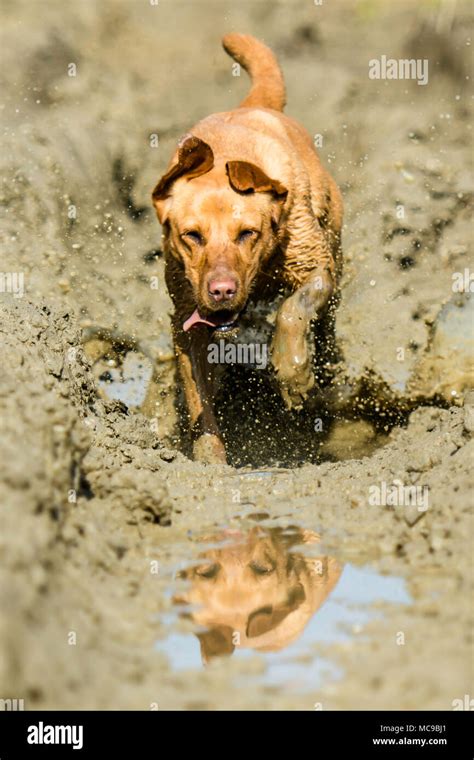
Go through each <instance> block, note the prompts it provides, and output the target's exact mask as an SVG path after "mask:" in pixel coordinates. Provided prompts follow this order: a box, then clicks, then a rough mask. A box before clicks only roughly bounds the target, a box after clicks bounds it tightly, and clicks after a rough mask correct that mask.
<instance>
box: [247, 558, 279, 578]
mask: <svg viewBox="0 0 474 760" xmlns="http://www.w3.org/2000/svg"><path fill="white" fill-rule="evenodd" d="M250 569H251V570H252V571H253V572H254V573H255V575H270V573H273V572H274V570H275V565H274V564H273V563H272V562H268V564H267V563H266V562H256V561H255V560H253V561H252V562H251V563H250Z"/></svg>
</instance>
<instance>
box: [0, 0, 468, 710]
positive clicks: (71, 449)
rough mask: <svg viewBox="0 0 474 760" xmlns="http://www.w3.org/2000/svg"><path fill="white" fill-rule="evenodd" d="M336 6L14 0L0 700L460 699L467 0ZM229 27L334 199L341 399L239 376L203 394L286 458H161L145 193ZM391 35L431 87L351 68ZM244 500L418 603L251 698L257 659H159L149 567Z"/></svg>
mask: <svg viewBox="0 0 474 760" xmlns="http://www.w3.org/2000/svg"><path fill="white" fill-rule="evenodd" d="M334 5H335V4H329V3H328V4H323V5H322V6H315V5H314V4H312V3H311V2H303V0H301V1H300V0H295V1H294V2H290V0H288V1H287V2H267V1H266V0H261V1H257V0H255V1H254V2H244V3H233V2H227V0H220V2H207V0H199V1H194V2H184V1H181V0H178V2H176V0H175V1H174V2H173V3H171V2H169V3H166V2H164V0H163V2H160V3H159V4H158V5H157V6H152V5H151V4H149V3H148V2H145V0H144V1H143V2H138V0H137V1H132V0H113V2H112V0H105V1H104V2H103V3H100V4H96V3H93V2H92V1H90V2H89V0H83V1H82V2H81V3H76V4H72V5H68V6H67V7H66V6H65V5H64V3H62V2H60V1H59V0H57V1H56V0H48V2H45V3H39V2H38V3H36V2H35V3H31V2H27V1H26V0H15V1H13V0H11V1H9V0H3V3H2V37H3V40H2V64H3V65H2V67H1V71H0V77H1V81H2V90H3V99H2V120H3V134H4V146H3V147H4V149H3V151H2V154H1V157H0V162H1V165H2V170H3V171H2V175H3V185H2V191H1V196H2V205H3V214H2V244H1V245H2V248H1V250H2V256H1V262H2V263H1V271H2V273H21V274H23V276H24V291H25V292H24V295H23V297H22V298H19V297H15V295H14V294H13V293H11V292H2V293H0V333H1V336H2V342H1V347H2V359H3V361H2V369H3V372H2V375H1V377H0V408H1V415H0V419H1V421H2V423H1V424H2V431H1V436H0V461H1V462H2V468H1V472H0V494H1V503H2V508H1V510H0V600H1V603H0V699H7V698H24V699H25V703H26V707H27V709H28V708H30V709H32V708H43V707H44V708H51V709H58V708H65V709H72V708H100V709H112V708H132V709H150V706H151V705H158V707H159V708H160V709H170V708H178V709H244V708H249V709H278V708H284V709H297V708H302V709H313V705H314V704H315V703H316V702H322V704H323V705H324V707H325V708H326V707H328V708H337V709H361V708H362V709H365V708H378V709H385V708H386V709H409V708H415V709H428V708H435V709H450V708H451V706H452V702H453V700H454V699H456V698H462V697H463V695H464V694H472V688H473V678H472V675H473V673H472V667H471V665H470V662H471V660H470V655H472V642H471V638H470V632H471V617H472V616H471V612H472V604H470V603H469V601H468V600H469V599H471V600H472V537H473V528H472V515H471V511H470V507H471V506H472V477H471V474H470V473H471V470H472V461H473V442H472V433H473V431H474V395H473V394H472V392H471V393H469V390H470V389H472V388H474V376H473V367H472V356H473V330H472V327H473V321H472V301H471V299H470V293H469V285H468V286H467V287H465V288H464V291H465V292H455V291H454V290H453V283H454V281H455V279H456V277H457V274H456V273H461V274H463V273H464V272H465V270H469V267H471V269H472V268H473V263H472V232H471V228H470V226H469V221H470V211H471V210H472V198H473V195H472V180H471V176H472V175H471V176H470V169H472V166H471V164H470V150H469V148H470V147H471V146H472V137H471V122H472V114H471V108H472V107H471V104H470V102H469V93H468V85H469V82H470V80H469V79H468V76H469V61H470V59H469V52H470V47H469V44H468V43H469V24H470V23H471V24H472V19H471V17H470V13H469V9H468V4H467V3H466V4H464V3H462V2H458V3H457V5H456V6H455V7H456V14H455V15H454V16H453V17H452V18H451V17H450V16H449V13H448V12H447V9H448V10H449V8H448V6H449V7H451V6H450V4H447V3H444V2H441V3H426V4H421V5H418V4H417V6H416V9H415V6H414V4H412V3H407V4H404V3H398V4H396V6H394V5H393V4H392V3H383V2H351V3H346V2H340V3H338V4H337V7H333V6H334ZM231 30H235V31H248V32H251V33H253V34H255V35H257V36H260V37H262V38H263V39H264V40H265V41H266V42H268V43H269V44H270V45H271V46H272V47H273V48H274V50H275V51H276V53H277V54H278V56H279V58H280V60H281V63H282V67H283V69H284V72H285V76H286V81H287V86H288V93H289V99H288V100H289V103H288V107H287V111H288V112H289V113H291V114H292V115H293V116H295V117H296V118H298V119H300V120H301V121H302V122H303V123H304V124H305V125H306V127H307V128H308V129H309V131H310V133H311V134H315V135H316V134H321V135H322V136H323V145H322V148H321V149H320V152H321V155H322V157H323V160H324V161H325V162H326V163H327V164H328V165H329V167H330V169H331V171H332V172H333V173H334V175H335V177H336V179H337V181H338V182H339V184H340V186H341V189H342V191H343V195H344V200H345V207H346V216H345V230H344V240H343V242H344V252H345V262H346V263H345V273H344V281H343V292H342V301H341V306H340V309H339V313H338V319H337V335H338V340H339V345H340V349H341V356H342V357H343V358H342V361H341V364H340V366H339V367H338V368H337V385H336V389H337V393H336V394H335V397H334V398H331V401H330V403H329V402H328V401H327V399H326V400H324V399H318V398H315V399H313V400H312V402H310V403H309V404H308V406H307V408H306V409H305V410H304V411H303V412H302V413H301V414H293V415H288V414H287V413H285V411H284V409H283V407H282V405H281V403H280V402H279V400H278V399H277V398H274V397H270V398H269V389H268V384H267V383H266V380H265V378H260V377H256V376H255V373H254V374H253V375H248V374H245V373H242V372H238V371H236V372H235V373H234V374H233V375H232V390H231V389H230V388H229V384H227V386H224V389H223V392H222V407H223V409H224V412H223V421H222V423H223V427H224V430H225V431H226V433H227V436H228V438H229V447H230V452H231V456H232V464H233V465H242V464H243V465H251V466H258V467H262V466H268V465H272V466H273V467H275V465H278V467H276V468H275V469H274V471H273V474H272V475H271V476H270V477H266V478H261V479H255V478H247V477H245V472H246V470H242V469H239V468H238V467H230V466H229V467H217V466H207V467H204V466H201V465H198V464H195V463H193V462H191V461H190V460H189V459H188V458H187V457H186V456H185V453H183V452H182V451H179V450H178V439H179V436H178V433H177V424H176V422H177V417H176V409H175V390H176V388H175V380H174V363H173V355H172V350H171V343H170V330H169V310H170V303H169V299H168V297H167V294H166V291H165V288H164V283H163V270H162V261H161V259H160V257H159V255H157V254H155V253H154V252H155V251H157V250H158V249H159V242H160V237H159V227H158V225H157V222H156V219H155V218H154V215H153V213H152V211H151V208H150V204H149V196H150V190H151V188H152V187H153V185H154V183H155V182H156V180H157V178H158V177H159V175H160V173H161V172H162V170H163V169H164V167H165V164H166V162H167V160H168V157H169V155H170V152H171V149H172V146H173V145H174V144H175V143H176V141H177V139H178V138H179V137H180V136H181V134H182V133H184V132H185V131H186V129H187V128H188V127H189V126H190V125H191V124H192V123H194V122H195V121H196V120H197V119H198V118H200V117H202V116H204V115H205V114H207V113H210V112H212V111H217V110H224V109H226V108H229V107H231V106H233V105H235V104H236V103H238V101H239V98H241V97H242V95H243V93H244V92H245V91H246V88H247V86H248V83H247V80H246V79H245V77H244V76H242V77H241V78H238V77H233V76H232V67H231V63H230V61H229V59H228V58H227V57H226V56H225V54H224V53H223V52H222V50H221V48H220V37H221V36H222V35H223V34H224V33H225V32H227V31H231ZM381 55H387V56H389V57H390V56H391V57H394V58H403V57H416V58H427V59H428V60H429V66H430V69H429V73H430V78H429V83H428V85H426V86H419V85H417V83H416V82H410V81H408V82H407V81H389V80H380V81H376V80H370V79H369V78H368V75H367V70H368V61H369V60H370V59H372V58H379V57H380V56H381ZM70 64H75V66H76V71H75V74H76V75H75V76H69V75H68V73H73V72H74V70H73V69H71V67H70ZM153 135H158V147H157V148H155V147H152V144H153V140H150V137H151V136H153ZM155 278H157V279H155ZM453 278H454V279H453ZM2 282H3V283H6V282H7V281H6V280H5V279H3V280H2ZM3 290H7V291H8V288H6V287H3ZM129 349H136V350H139V351H141V352H142V353H143V354H144V355H145V357H148V360H151V361H153V366H154V380H153V382H152V383H151V384H150V385H149V386H148V390H147V397H146V401H145V403H144V404H143V405H142V408H141V410H136V409H128V408H127V407H126V406H125V405H124V404H123V403H120V402H118V401H113V400H110V399H109V400H108V399H107V398H106V397H105V396H104V393H103V390H102V391H100V390H99V388H98V378H99V377H102V375H103V372H104V371H105V370H106V369H107V367H111V368H114V367H117V366H120V364H121V361H122V359H123V357H124V354H126V352H127V351H128V350H129ZM145 361H146V359H145ZM111 371H112V370H111ZM249 386H250V390H251V392H250V393H249ZM101 387H102V389H103V388H104V384H103V383H102V384H101ZM235 388H237V393H236V392H235ZM330 393H331V390H330V389H329V390H328V397H329V396H330ZM323 404H325V406H323ZM318 419H322V421H323V431H322V433H320V434H319V433H318V435H316V434H315V421H316V420H318ZM184 450H186V449H184ZM396 479H398V480H400V481H402V482H403V483H404V484H406V485H418V486H426V487H428V489H429V494H430V506H429V509H428V510H427V511H426V513H420V512H417V511H416V510H415V511H413V510H411V509H410V508H403V507H399V508H391V507H375V506H371V505H370V503H369V498H368V494H369V491H370V488H371V486H373V485H376V484H378V483H380V482H381V481H384V482H386V483H391V482H393V480H396ZM236 491H238V492H239V494H240V500H241V502H242V503H252V504H253V505H255V509H256V511H258V512H262V513H266V514H268V515H270V516H271V522H272V524H274V525H279V526H285V525H288V524H290V523H291V524H294V523H296V524H298V525H300V526H302V527H304V528H307V529H311V530H316V531H318V532H321V534H322V535H323V538H324V546H325V549H327V551H328V552H330V553H331V555H332V556H335V557H337V558H338V559H339V560H340V561H342V562H352V563H354V564H356V565H364V564H368V563H369V564H370V565H371V567H372V568H374V569H375V570H377V571H378V572H381V573H387V574H392V575H396V576H401V577H403V578H405V579H406V583H407V588H408V589H409V591H410V594H411V596H412V598H413V604H412V605H410V606H408V607H403V608H392V607H390V608H387V611H386V614H385V616H384V617H382V618H381V619H376V620H374V621H373V622H371V623H369V624H368V625H367V628H366V629H365V630H364V635H363V636H360V637H358V636H357V635H354V636H353V637H352V638H351V640H350V642H349V643H346V644H344V645H337V646H336V645H332V646H331V647H329V650H330V654H331V657H333V658H335V659H336V661H337V662H338V663H340V665H341V666H342V667H343V669H344V677H343V678H342V679H341V680H340V681H338V682H337V683H333V684H331V683H328V684H327V685H326V686H323V687H322V688H321V689H315V690H314V693H310V694H308V693H305V694H301V695H297V696H294V695H291V696H290V695H289V694H287V693H286V692H285V691H284V690H278V689H274V688H271V687H269V686H267V685H265V684H264V683H262V684H261V685H260V686H252V688H251V689H245V688H242V687H238V686H236V685H235V684H236V682H235V678H236V677H237V676H239V675H242V674H243V675H244V676H245V675H246V676H248V677H251V676H253V675H254V674H258V673H259V669H261V667H262V665H261V661H260V660H259V659H258V658H257V657H254V658H252V659H249V660H246V661H245V663H244V664H243V663H242V662H241V661H240V662H234V661H232V660H221V661H216V662H214V663H213V664H212V666H210V667H208V668H206V669H203V670H201V671H192V672H188V671H180V672H174V671H173V670H172V668H171V666H170V664H169V663H168V662H167V660H166V658H165V657H164V655H162V654H160V653H158V652H157V651H155V650H154V642H155V641H156V639H157V638H159V636H160V634H162V633H163V623H162V621H163V617H162V616H163V614H164V613H165V612H167V611H169V609H170V606H171V601H170V597H169V594H168V590H169V578H168V577H167V576H166V573H159V574H158V575H156V574H153V573H151V572H150V563H151V562H152V561H154V560H157V561H158V562H159V563H160V566H163V567H168V566H173V564H176V562H181V561H183V560H184V559H187V560H192V559H193V558H194V557H195V556H196V553H197V551H198V549H197V548H196V545H195V543H194V542H193V541H190V540H189V536H191V537H196V536H197V535H199V534H200V533H202V532H205V531H206V530H209V531H212V530H213V529H214V528H215V526H216V525H219V526H222V525H227V524H229V525H232V524H233V522H234V520H235V509H236V508H235V502H234V499H233V496H234V494H235V492H236ZM183 630H189V626H188V628H186V624H185V623H183ZM400 631H402V632H403V633H404V634H405V641H406V644H405V646H397V645H396V643H395V639H396V635H397V633H398V632H400ZM73 641H75V645H73V644H72V642H73ZM325 653H327V652H326V649H324V650H323V648H322V647H319V649H318V650H317V651H315V656H318V655H321V654H325Z"/></svg>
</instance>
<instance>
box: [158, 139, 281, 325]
mask: <svg viewBox="0 0 474 760" xmlns="http://www.w3.org/2000/svg"><path fill="white" fill-rule="evenodd" d="M286 196H287V190H286V188H285V187H284V186H283V185H282V184H281V183H280V182H279V181H278V180H273V179H270V178H269V177H268V176H267V175H266V174H265V172H264V171H263V170H262V169H260V168H259V167H258V166H255V165H254V164H252V163H249V162H247V161H227V162H221V163H219V164H216V163H215V161H214V154H213V152H212V149H211V147H210V146H209V145H208V144H207V143H205V142H204V141H203V140H201V139H199V138H198V137H195V136H193V135H188V136H186V137H185V138H184V139H183V140H182V141H181V143H180V145H179V148H178V151H177V153H176V156H175V157H174V159H173V161H172V164H171V167H170V168H169V169H168V171H167V172H166V174H165V175H164V176H163V177H162V178H161V179H160V181H159V182H158V184H157V186H156V187H155V189H154V191H153V203H154V206H155V208H156V211H157V214H158V218H159V220H160V223H161V224H162V225H163V228H164V235H165V247H166V249H167V250H169V252H170V253H171V254H172V255H173V256H175V257H177V258H178V259H180V260H181V261H182V263H183V267H184V272H185V276H186V277H187V279H188V280H189V282H190V283H191V286H192V289H193V293H194V297H195V302H196V307H197V309H196V312H195V314H194V315H193V317H194V320H191V323H190V324H189V325H188V327H190V326H192V324H194V323H195V322H199V321H201V322H202V321H204V322H207V324H209V325H212V326H216V327H217V326H219V325H220V326H225V325H227V324H232V323H233V322H235V320H236V319H237V317H238V315H239V313H240V312H241V311H242V309H243V308H244V307H245V304H246V302H247V299H248V297H249V293H250V290H251V288H252V284H253V282H254V281H255V278H256V275H257V273H258V271H259V269H260V267H261V265H262V263H263V262H264V261H265V260H266V259H267V258H268V257H269V256H270V255H271V253H272V252H273V250H274V249H275V246H276V244H277V229H278V223H279V221H280V216H281V213H282V208H283V204H284V201H285V199H286ZM188 322H190V320H188ZM185 329H186V326H185Z"/></svg>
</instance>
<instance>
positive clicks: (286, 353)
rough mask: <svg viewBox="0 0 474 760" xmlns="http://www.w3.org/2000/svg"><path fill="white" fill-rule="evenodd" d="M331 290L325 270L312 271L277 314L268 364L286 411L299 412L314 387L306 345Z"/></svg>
mask: <svg viewBox="0 0 474 760" xmlns="http://www.w3.org/2000/svg"><path fill="white" fill-rule="evenodd" d="M333 287H334V285H333V279H332V275H331V273H330V271H329V269H328V268H322V269H315V270H314V271H312V272H310V273H309V274H308V276H307V278H306V279H305V281H304V282H303V283H302V284H301V285H300V286H299V287H298V288H297V289H296V290H295V292H294V293H292V295H291V296H289V298H287V299H286V300H285V301H284V302H283V303H282V305H281V306H280V308H279V310H278V313H277V317H276V325H275V334H274V337H273V344H272V364H273V367H274V369H275V372H276V376H277V379H278V381H279V384H280V389H281V393H282V396H283V399H284V401H285V403H286V406H287V407H288V408H289V409H291V408H295V409H298V408H300V407H301V406H302V404H303V401H304V400H305V398H306V397H307V395H308V392H309V391H310V390H311V388H312V387H313V385H314V383H315V379H314V374H313V370H312V366H311V365H312V355H311V352H310V349H309V341H308V337H309V331H310V324H311V320H313V319H317V318H318V316H321V313H322V311H323V310H324V309H325V308H326V307H327V304H328V301H329V299H330V297H331V294H332V292H333Z"/></svg>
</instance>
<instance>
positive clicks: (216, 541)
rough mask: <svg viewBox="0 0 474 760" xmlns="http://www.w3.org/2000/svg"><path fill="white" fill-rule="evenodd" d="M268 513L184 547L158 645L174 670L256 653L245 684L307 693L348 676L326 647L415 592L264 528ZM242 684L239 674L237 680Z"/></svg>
mask: <svg viewBox="0 0 474 760" xmlns="http://www.w3.org/2000/svg"><path fill="white" fill-rule="evenodd" d="M266 517H267V516H266V515H264V514H256V515H254V516H252V519H253V520H254V521H255V524H254V525H253V527H250V528H249V527H248V525H249V522H248V521H247V523H246V527H245V528H243V529H242V530H239V529H235V528H234V527H232V529H225V528H224V529H221V530H218V531H216V532H215V533H210V534H208V535H200V536H190V537H189V545H188V551H189V554H188V557H187V558H186V557H185V554H186V547H185V546H183V545H180V547H179V550H178V555H175V557H174V561H171V562H170V563H169V565H168V567H167V568H166V569H165V572H166V573H167V577H168V579H169V583H168V584H167V592H168V594H169V597H170V600H171V602H172V604H171V609H170V611H169V612H168V613H167V614H166V616H165V617H164V618H162V620H161V621H160V622H161V623H162V624H163V625H164V636H163V637H162V638H160V639H159V640H158V641H157V643H156V649H157V650H158V651H159V652H161V653H163V654H164V655H166V657H167V658H168V661H169V663H170V665H171V668H172V669H173V670H175V671H181V670H190V669H191V670H192V669H200V668H203V667H208V666H209V665H210V663H212V662H213V661H220V662H221V663H222V662H223V661H225V660H226V659H232V660H238V661H241V662H242V664H243V665H245V664H247V665H249V664H250V663H251V658H253V661H252V663H251V664H252V665H253V667H252V668H251V674H250V679H249V675H248V673H247V674H246V675H245V685H246V688H248V686H249V684H251V683H252V682H254V683H255V684H260V685H262V684H263V685H264V686H266V687H269V688H272V687H275V688H285V689H286V690H288V691H289V692H298V693H301V692H306V691H308V690H311V689H314V688H320V687H321V686H322V685H325V684H328V683H330V682H332V681H334V680H338V679H341V678H344V672H343V670H342V669H341V668H340V667H339V666H338V664H337V663H336V662H335V661H334V660H333V659H331V657H330V656H327V654H325V650H327V649H328V647H329V646H330V645H333V644H343V643H345V642H350V641H353V640H357V638H360V637H364V636H365V635H366V634H365V633H364V629H365V626H366V625H367V623H369V622H370V621H372V620H374V619H375V618H376V617H380V616H382V615H383V614H384V615H387V614H388V615H389V614H390V609H391V606H392V605H393V608H394V609H395V608H396V607H397V606H398V605H408V604H411V599H410V596H409V594H408V592H407V589H406V587H405V581H404V580H403V579H402V578H397V577H389V576H384V575H380V574H378V573H376V572H374V571H373V570H371V569H369V568H368V567H363V566H362V567H358V566H356V565H354V564H351V563H345V564H344V563H342V562H340V561H339V560H338V559H337V558H336V557H333V556H329V555H328V554H326V553H325V551H324V549H323V544H322V542H321V537H320V536H319V535H318V534H317V533H315V532H313V531H311V530H306V529H303V528H298V527H295V526H290V527H287V528H282V527H268V526H267V525H266V524H265V523H266ZM232 524H233V525H234V524H235V523H234V522H233V523H232ZM176 556H180V557H181V558H180V559H176ZM380 602H383V603H384V605H383V609H384V612H382V608H381V607H380V606H377V605H378V603H380ZM387 610H388V612H387ZM356 651H357V650H355V652H356ZM244 661H247V663H245V662H244ZM246 671H247V668H246ZM243 681H244V677H243V676H240V675H237V676H236V680H235V685H236V687H237V688H238V687H239V684H240V685H242V686H243Z"/></svg>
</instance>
